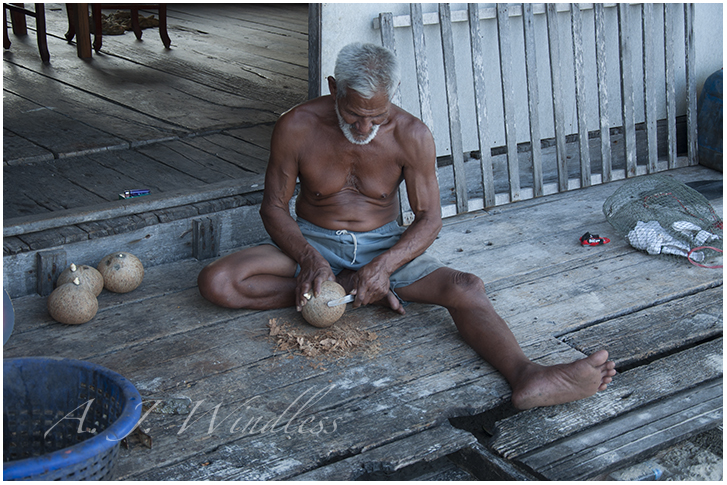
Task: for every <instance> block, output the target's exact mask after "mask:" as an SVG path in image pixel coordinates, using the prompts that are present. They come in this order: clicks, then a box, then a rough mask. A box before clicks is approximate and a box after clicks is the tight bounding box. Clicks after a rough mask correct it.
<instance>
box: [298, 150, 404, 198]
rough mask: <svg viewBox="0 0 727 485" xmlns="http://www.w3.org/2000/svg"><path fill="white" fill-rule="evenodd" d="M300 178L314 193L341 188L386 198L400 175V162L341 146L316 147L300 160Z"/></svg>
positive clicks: (327, 193)
mask: <svg viewBox="0 0 727 485" xmlns="http://www.w3.org/2000/svg"><path fill="white" fill-rule="evenodd" d="M299 167H300V174H299V176H300V181H301V184H303V188H305V189H306V190H307V191H308V192H309V193H311V194H312V195H314V196H316V197H320V198H325V197H330V196H333V195H336V194H339V193H341V192H350V193H355V194H360V195H362V196H365V197H367V198H372V199H379V200H381V199H388V198H389V197H391V196H392V194H393V193H394V192H395V191H396V189H397V187H398V185H399V182H400V181H401V178H402V169H401V165H400V164H399V163H398V162H397V161H396V159H395V158H394V157H382V156H380V155H378V154H371V153H366V151H364V150H361V151H359V152H356V151H354V153H351V151H345V150H330V151H320V152H318V153H315V154H311V155H309V156H306V157H304V158H303V159H302V160H300V165H299Z"/></svg>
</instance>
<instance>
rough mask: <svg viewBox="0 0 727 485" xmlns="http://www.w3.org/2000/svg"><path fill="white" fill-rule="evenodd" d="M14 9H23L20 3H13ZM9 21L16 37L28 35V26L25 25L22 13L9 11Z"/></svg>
mask: <svg viewBox="0 0 727 485" xmlns="http://www.w3.org/2000/svg"><path fill="white" fill-rule="evenodd" d="M11 5H15V6H16V7H20V8H25V6H24V5H23V4H22V3H13V4H11ZM10 21H11V23H12V24H13V34H15V35H17V36H18V37H20V36H23V35H28V26H27V24H26V23H25V14H24V13H22V12H16V11H14V10H11V11H10Z"/></svg>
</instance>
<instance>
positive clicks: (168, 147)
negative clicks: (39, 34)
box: [3, 4, 308, 221]
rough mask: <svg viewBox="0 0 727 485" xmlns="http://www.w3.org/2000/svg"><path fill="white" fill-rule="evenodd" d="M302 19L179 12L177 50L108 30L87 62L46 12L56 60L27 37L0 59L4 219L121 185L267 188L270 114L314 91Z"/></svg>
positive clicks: (229, 11)
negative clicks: (46, 59) (263, 180)
mask: <svg viewBox="0 0 727 485" xmlns="http://www.w3.org/2000/svg"><path fill="white" fill-rule="evenodd" d="M307 12H308V8H307V5H305V4H291V5H274V4H273V5H254V4H242V5H232V4H228V5H226V4H219V5H207V6H204V5H193V4H182V5H170V6H169V8H168V24H169V27H168V31H169V35H170V36H171V38H172V46H171V49H169V50H167V49H165V48H164V46H163V45H162V43H161V40H160V39H159V37H158V33H157V32H158V29H155V28H152V29H148V30H145V31H144V35H143V37H142V39H143V40H142V41H137V40H136V39H135V37H134V35H133V33H131V32H127V33H126V34H125V35H122V36H104V46H103V49H102V51H101V53H99V54H95V53H94V56H93V58H92V59H91V60H82V59H79V58H78V57H77V56H76V49H75V45H69V44H68V43H67V42H66V41H65V39H64V37H63V35H64V34H65V32H66V30H67V28H68V23H67V19H66V12H65V7H63V4H48V5H47V6H46V13H47V17H48V19H47V24H48V25H47V28H48V32H49V36H48V45H49V49H50V53H51V61H50V64H48V65H44V64H42V63H41V62H40V58H39V57H38V54H37V49H36V43H35V38H34V36H33V35H32V34H31V35H29V36H28V37H25V38H22V37H21V38H18V37H15V36H14V35H13V34H12V33H11V34H10V37H11V41H12V45H11V47H10V49H9V50H6V51H5V52H4V57H3V60H4V62H3V94H4V96H3V121H4V125H3V162H4V167H3V169H4V185H3V191H4V208H3V213H4V218H5V220H6V221H8V220H9V219H13V218H18V217H23V216H28V215H43V214H45V215H48V214H49V213H50V212H51V211H61V210H67V209H72V208H79V207H92V206H97V205H99V204H103V203H105V202H110V201H117V199H118V194H119V193H120V192H122V191H123V190H124V189H131V188H148V189H150V190H151V191H152V194H153V196H154V197H159V196H160V194H164V193H170V192H172V193H174V192H175V191H176V192H179V191H180V190H186V191H190V190H194V189H197V188H200V187H203V186H206V185H209V184H215V183H217V182H222V181H229V180H232V179H237V180H241V181H248V180H249V181H250V183H251V184H253V183H257V182H259V181H260V176H259V175H260V174H261V173H263V172H264V168H265V163H266V162H267V151H268V145H269V139H270V133H271V132H272V127H273V124H274V122H275V120H276V119H277V118H278V116H279V115H280V114H281V113H282V112H284V111H285V110H287V109H289V108H290V107H292V106H293V105H295V104H297V103H300V102H301V101H304V100H305V99H306V97H307V89H308V58H307V52H308V35H307V31H308V17H307V15H308V14H307ZM150 13H153V12H146V13H143V14H144V15H148V14H150ZM30 24H31V26H33V25H32V22H30ZM160 140H163V141H167V142H168V143H166V144H164V145H163V146H160V145H154V144H153V143H154V142H158V141H160ZM41 189H42V190H41Z"/></svg>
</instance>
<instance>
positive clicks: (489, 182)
mask: <svg viewBox="0 0 727 485" xmlns="http://www.w3.org/2000/svg"><path fill="white" fill-rule="evenodd" d="M467 15H468V21H469V29H470V49H471V51H472V82H473V84H474V91H475V111H476V115H477V116H476V119H477V136H478V138H479V146H480V166H481V169H482V192H483V200H484V202H483V203H484V206H485V207H492V206H494V205H495V179H494V176H493V172H492V151H491V149H490V131H489V125H488V123H487V95H486V89H485V56H484V52H483V46H482V36H481V35H480V12H479V7H478V6H477V4H476V3H470V4H469V5H468V6H467Z"/></svg>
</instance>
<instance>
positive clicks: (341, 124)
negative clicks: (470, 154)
mask: <svg viewBox="0 0 727 485" xmlns="http://www.w3.org/2000/svg"><path fill="white" fill-rule="evenodd" d="M334 76H335V78H334V77H329V78H328V87H329V88H330V91H331V94H330V95H328V96H322V97H319V98H316V99H313V100H310V101H308V102H305V103H303V104H301V105H299V106H296V107H294V108H293V109H291V110H290V111H288V112H286V113H285V114H283V115H282V116H281V117H280V119H279V121H278V122H277V124H276V126H275V130H274V132H273V137H272V143H271V151H270V161H269V165H268V169H267V174H266V177H265V192H264V196H263V202H262V206H261V209H260V214H261V216H262V220H263V223H264V225H265V229H266V230H267V231H268V233H269V235H270V237H271V238H272V241H274V244H263V245H260V246H257V247H253V248H248V249H244V250H241V251H238V252H236V253H232V254H230V255H227V256H225V257H223V258H220V259H219V260H217V261H215V262H213V263H211V264H210V265H209V266H207V267H206V268H204V269H203V270H202V272H201V273H200V275H199V278H198V283H199V290H200V292H201V294H202V295H203V296H204V297H205V298H206V299H208V300H210V301H211V302H213V303H215V304H217V305H221V306H225V307H231V308H249V309H272V308H282V307H288V306H292V305H295V306H296V307H297V309H298V310H300V309H301V308H302V306H303V305H305V303H306V299H305V297H304V294H305V293H307V292H309V291H313V293H315V294H317V293H318V291H319V289H320V286H321V284H322V282H323V281H325V280H332V281H338V282H339V283H341V284H342V286H343V287H344V288H345V289H346V291H347V292H349V293H353V294H355V295H356V299H355V301H354V303H353V307H354V308H356V307H360V306H361V305H368V304H371V303H384V304H388V306H390V307H391V308H392V309H393V310H394V311H397V312H399V313H402V314H403V313H404V307H403V305H402V302H420V303H430V304H436V305H441V306H443V307H445V308H446V309H447V310H448V311H449V313H450V315H451V316H452V319H453V320H454V322H455V324H456V326H457V329H458V330H459V332H460V334H461V335H462V337H463V338H464V340H465V341H466V342H467V343H468V344H469V345H470V346H471V347H472V348H473V349H474V350H475V351H476V352H477V353H478V354H479V355H480V356H482V357H483V358H484V359H485V360H486V361H487V362H489V363H490V364H491V365H493V366H494V367H495V368H496V369H497V370H498V371H499V372H501V373H502V374H503V375H504V376H505V378H506V379H507V381H508V382H509V384H510V386H511V387H512V403H513V405H514V406H515V407H516V408H519V409H527V408H532V407H536V406H547V405H553V404H560V403H565V402H570V401H574V400H577V399H582V398H585V397H588V396H591V395H593V394H595V393H596V392H597V391H599V390H604V389H605V388H606V386H607V385H608V384H609V383H610V382H611V378H612V376H613V375H615V373H616V371H615V370H614V363H613V362H611V361H609V360H608V352H606V351H605V350H601V351H599V352H596V353H594V354H592V355H590V356H589V357H587V358H585V359H581V360H578V361H576V362H573V363H570V364H560V365H555V366H541V365H539V364H535V363H533V362H531V361H530V360H529V359H528V358H527V357H526V356H525V354H524V353H523V351H522V350H521V348H520V346H519V345H518V343H517V341H516V340H515V337H514V335H513V334H512V332H511V331H510V329H509V328H508V327H507V324H506V323H505V321H504V320H503V319H502V318H501V317H500V316H499V315H498V314H497V313H496V312H495V309H494V308H493V306H492V304H491V303H490V301H489V299H488V297H487V295H486V294H485V287H484V284H483V282H482V280H481V279H480V278H478V277H477V276H475V275H472V274H468V273H464V272H462V271H457V270H454V269H451V268H448V267H445V266H443V265H442V264H441V263H440V262H439V261H438V260H437V259H436V258H434V257H432V256H430V255H428V254H426V253H425V251H426V249H427V248H428V247H429V246H430V245H431V244H432V243H433V242H434V240H435V238H436V237H437V234H438V233H439V230H440V229H441V227H442V220H441V209H440V205H439V187H438V184H437V177H436V172H435V171H436V152H435V147H434V139H433V138H432V135H431V133H430V132H429V130H428V129H427V127H426V126H425V125H424V123H422V122H421V121H420V120H419V119H417V118H415V117H414V116H412V115H411V114H409V113H407V112H405V111H403V110H402V109H400V108H399V107H397V106H395V105H393V104H391V98H392V95H393V93H394V91H395V90H396V89H397V87H398V84H399V68H398V64H397V60H396V58H395V57H394V55H393V54H392V53H391V52H390V51H388V50H386V49H384V48H382V47H379V46H376V45H372V44H351V45H348V46H346V47H344V48H343V49H342V50H341V52H340V53H339V56H338V59H337V61H336V67H335V70H334ZM297 178H299V179H300V193H299V194H298V198H297V202H296V214H297V221H296V220H295V219H294V218H293V217H291V215H290V212H289V208H288V202H289V201H290V199H291V197H292V196H293V193H294V191H295V186H296V179H297ZM402 180H405V181H406V186H407V192H408V196H409V202H410V205H411V208H412V211H413V213H414V216H415V217H414V222H413V223H412V224H411V225H410V226H409V227H407V228H406V229H404V228H402V227H400V226H399V225H398V224H397V222H396V218H397V216H398V207H399V206H398V195H397V188H398V186H399V183H400V182H401V181H402Z"/></svg>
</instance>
